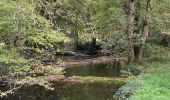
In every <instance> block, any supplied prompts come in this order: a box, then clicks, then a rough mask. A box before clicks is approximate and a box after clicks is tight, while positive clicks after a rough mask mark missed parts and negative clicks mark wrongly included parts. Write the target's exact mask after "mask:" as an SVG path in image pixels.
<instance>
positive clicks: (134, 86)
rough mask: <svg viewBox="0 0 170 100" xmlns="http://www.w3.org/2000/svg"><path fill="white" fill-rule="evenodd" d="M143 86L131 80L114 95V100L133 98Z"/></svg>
mask: <svg viewBox="0 0 170 100" xmlns="http://www.w3.org/2000/svg"><path fill="white" fill-rule="evenodd" d="M140 86H141V85H140V84H139V83H138V82H137V81H135V80H130V81H128V82H127V83H126V85H123V86H122V87H121V88H119V90H118V91H117V92H116V93H115V94H114V96H113V99H114V100H126V99H127V98H128V97H129V96H131V95H132V94H133V93H135V92H136V91H137V90H138V89H139V87H140Z"/></svg>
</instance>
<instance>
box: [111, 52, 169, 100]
mask: <svg viewBox="0 0 170 100" xmlns="http://www.w3.org/2000/svg"><path fill="white" fill-rule="evenodd" d="M161 51H162V52H166V53H162V52H159V53H161V54H159V55H157V54H155V55H152V56H150V58H151V59H145V60H146V61H145V63H144V64H143V67H144V71H143V73H141V74H140V75H138V76H137V77H132V78H131V79H130V80H129V81H128V82H127V83H126V85H124V86H122V87H121V88H120V89H119V90H118V92H117V93H116V94H115V95H114V98H116V100H169V98H170V88H169V87H170V51H169V49H165V50H163V49H161ZM157 52H158V51H157Z"/></svg>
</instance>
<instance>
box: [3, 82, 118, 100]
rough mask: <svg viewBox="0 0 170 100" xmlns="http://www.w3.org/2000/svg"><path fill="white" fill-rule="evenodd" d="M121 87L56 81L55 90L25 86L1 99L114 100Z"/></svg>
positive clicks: (110, 84) (108, 84) (111, 84)
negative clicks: (114, 95)
mask: <svg viewBox="0 0 170 100" xmlns="http://www.w3.org/2000/svg"><path fill="white" fill-rule="evenodd" d="M119 87H120V85H115V84H113V83H107V84H106V83H86V84H80V83H79V84H78V83H76V84H72V83H55V84H54V88H55V89H54V90H53V91H50V90H45V89H44V88H43V87H40V86H32V87H23V88H21V89H20V90H18V91H17V92H16V93H15V94H11V95H10V96H8V97H5V98H3V99H1V100H112V96H113V94H114V93H115V92H116V91H117V89H118V88H119Z"/></svg>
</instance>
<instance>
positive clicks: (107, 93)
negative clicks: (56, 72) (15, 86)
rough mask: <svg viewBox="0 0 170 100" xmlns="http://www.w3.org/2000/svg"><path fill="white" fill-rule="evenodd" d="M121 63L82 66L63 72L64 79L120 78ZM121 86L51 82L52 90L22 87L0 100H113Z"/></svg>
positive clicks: (40, 87)
mask: <svg viewBox="0 0 170 100" xmlns="http://www.w3.org/2000/svg"><path fill="white" fill-rule="evenodd" d="M120 69H121V63H119V62H112V63H102V64H84V65H76V66H74V67H69V68H66V69H65V70H64V72H65V73H64V75H65V77H72V76H83V77H86V76H87V77H88V76H92V77H107V78H113V77H120V76H121V73H120ZM122 85H123V84H116V82H107V81H105V82H102V81H101V82H99V81H96V82H91V83H88V82H87V83H74V82H73V83H71V82H53V87H54V90H47V89H45V88H44V87H42V86H38V85H34V86H24V87H22V88H20V89H19V90H17V91H15V93H14V94H10V95H9V96H7V97H4V98H2V99H0V100H113V95H114V93H115V92H116V91H117V90H118V88H120V86H122Z"/></svg>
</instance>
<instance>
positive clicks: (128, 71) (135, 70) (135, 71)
mask: <svg viewBox="0 0 170 100" xmlns="http://www.w3.org/2000/svg"><path fill="white" fill-rule="evenodd" d="M121 72H122V74H125V75H140V74H141V73H144V68H143V66H139V65H135V64H130V65H128V66H127V67H126V68H125V69H124V70H122V71H121Z"/></svg>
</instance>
